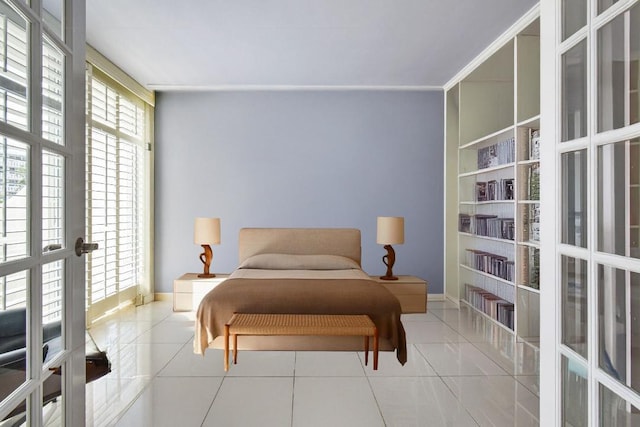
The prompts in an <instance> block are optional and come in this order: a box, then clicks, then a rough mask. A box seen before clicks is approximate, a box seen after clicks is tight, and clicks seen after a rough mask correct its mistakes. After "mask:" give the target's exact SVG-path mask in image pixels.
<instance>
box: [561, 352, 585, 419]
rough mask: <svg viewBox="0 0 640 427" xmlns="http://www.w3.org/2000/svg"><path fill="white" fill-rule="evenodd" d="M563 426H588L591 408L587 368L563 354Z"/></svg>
mask: <svg viewBox="0 0 640 427" xmlns="http://www.w3.org/2000/svg"><path fill="white" fill-rule="evenodd" d="M561 381H562V426H571V427H586V426H587V420H588V416H589V414H588V410H589V404H588V402H589V395H588V392H587V389H588V387H587V368H585V367H583V366H582V365H581V364H580V363H579V362H576V361H574V360H572V359H569V358H568V357H566V356H562V376H561Z"/></svg>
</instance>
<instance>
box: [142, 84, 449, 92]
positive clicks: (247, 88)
mask: <svg viewBox="0 0 640 427" xmlns="http://www.w3.org/2000/svg"><path fill="white" fill-rule="evenodd" d="M147 87H148V88H149V89H152V90H155V91H163V92H171V91H197V92H280V91H285V92H286V91H306V92H314V91H401V92H430V91H441V90H442V86H421V85H415V86H412V85H375V86H373V85H242V84H238V85H179V84H165V83H149V84H147Z"/></svg>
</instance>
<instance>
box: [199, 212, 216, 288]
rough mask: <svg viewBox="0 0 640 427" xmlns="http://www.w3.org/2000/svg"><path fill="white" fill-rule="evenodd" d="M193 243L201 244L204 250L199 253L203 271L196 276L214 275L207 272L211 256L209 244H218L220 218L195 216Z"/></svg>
mask: <svg viewBox="0 0 640 427" xmlns="http://www.w3.org/2000/svg"><path fill="white" fill-rule="evenodd" d="M193 243H195V244H197V245H201V246H202V249H204V252H202V253H201V254H200V261H202V263H203V264H204V272H203V273H202V274H198V277H216V275H215V274H211V273H209V266H210V265H211V260H212V258H213V251H212V250H211V246H210V245H219V244H220V218H196V222H195V227H194V230H193Z"/></svg>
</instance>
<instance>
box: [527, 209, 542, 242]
mask: <svg viewBox="0 0 640 427" xmlns="http://www.w3.org/2000/svg"><path fill="white" fill-rule="evenodd" d="M528 211H529V221H528V224H529V240H531V241H532V242H539V241H540V205H539V204H538V203H533V204H531V205H529V209H528Z"/></svg>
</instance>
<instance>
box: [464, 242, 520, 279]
mask: <svg viewBox="0 0 640 427" xmlns="http://www.w3.org/2000/svg"><path fill="white" fill-rule="evenodd" d="M466 265H467V266H468V267H471V268H473V269H475V270H478V271H482V272H484V273H487V274H489V275H492V276H496V277H499V278H501V279H503V280H507V281H509V282H513V278H514V275H515V263H514V262H513V261H510V260H509V259H508V258H507V257H505V256H501V255H496V254H493V253H490V252H485V251H481V250H477V249H466Z"/></svg>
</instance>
